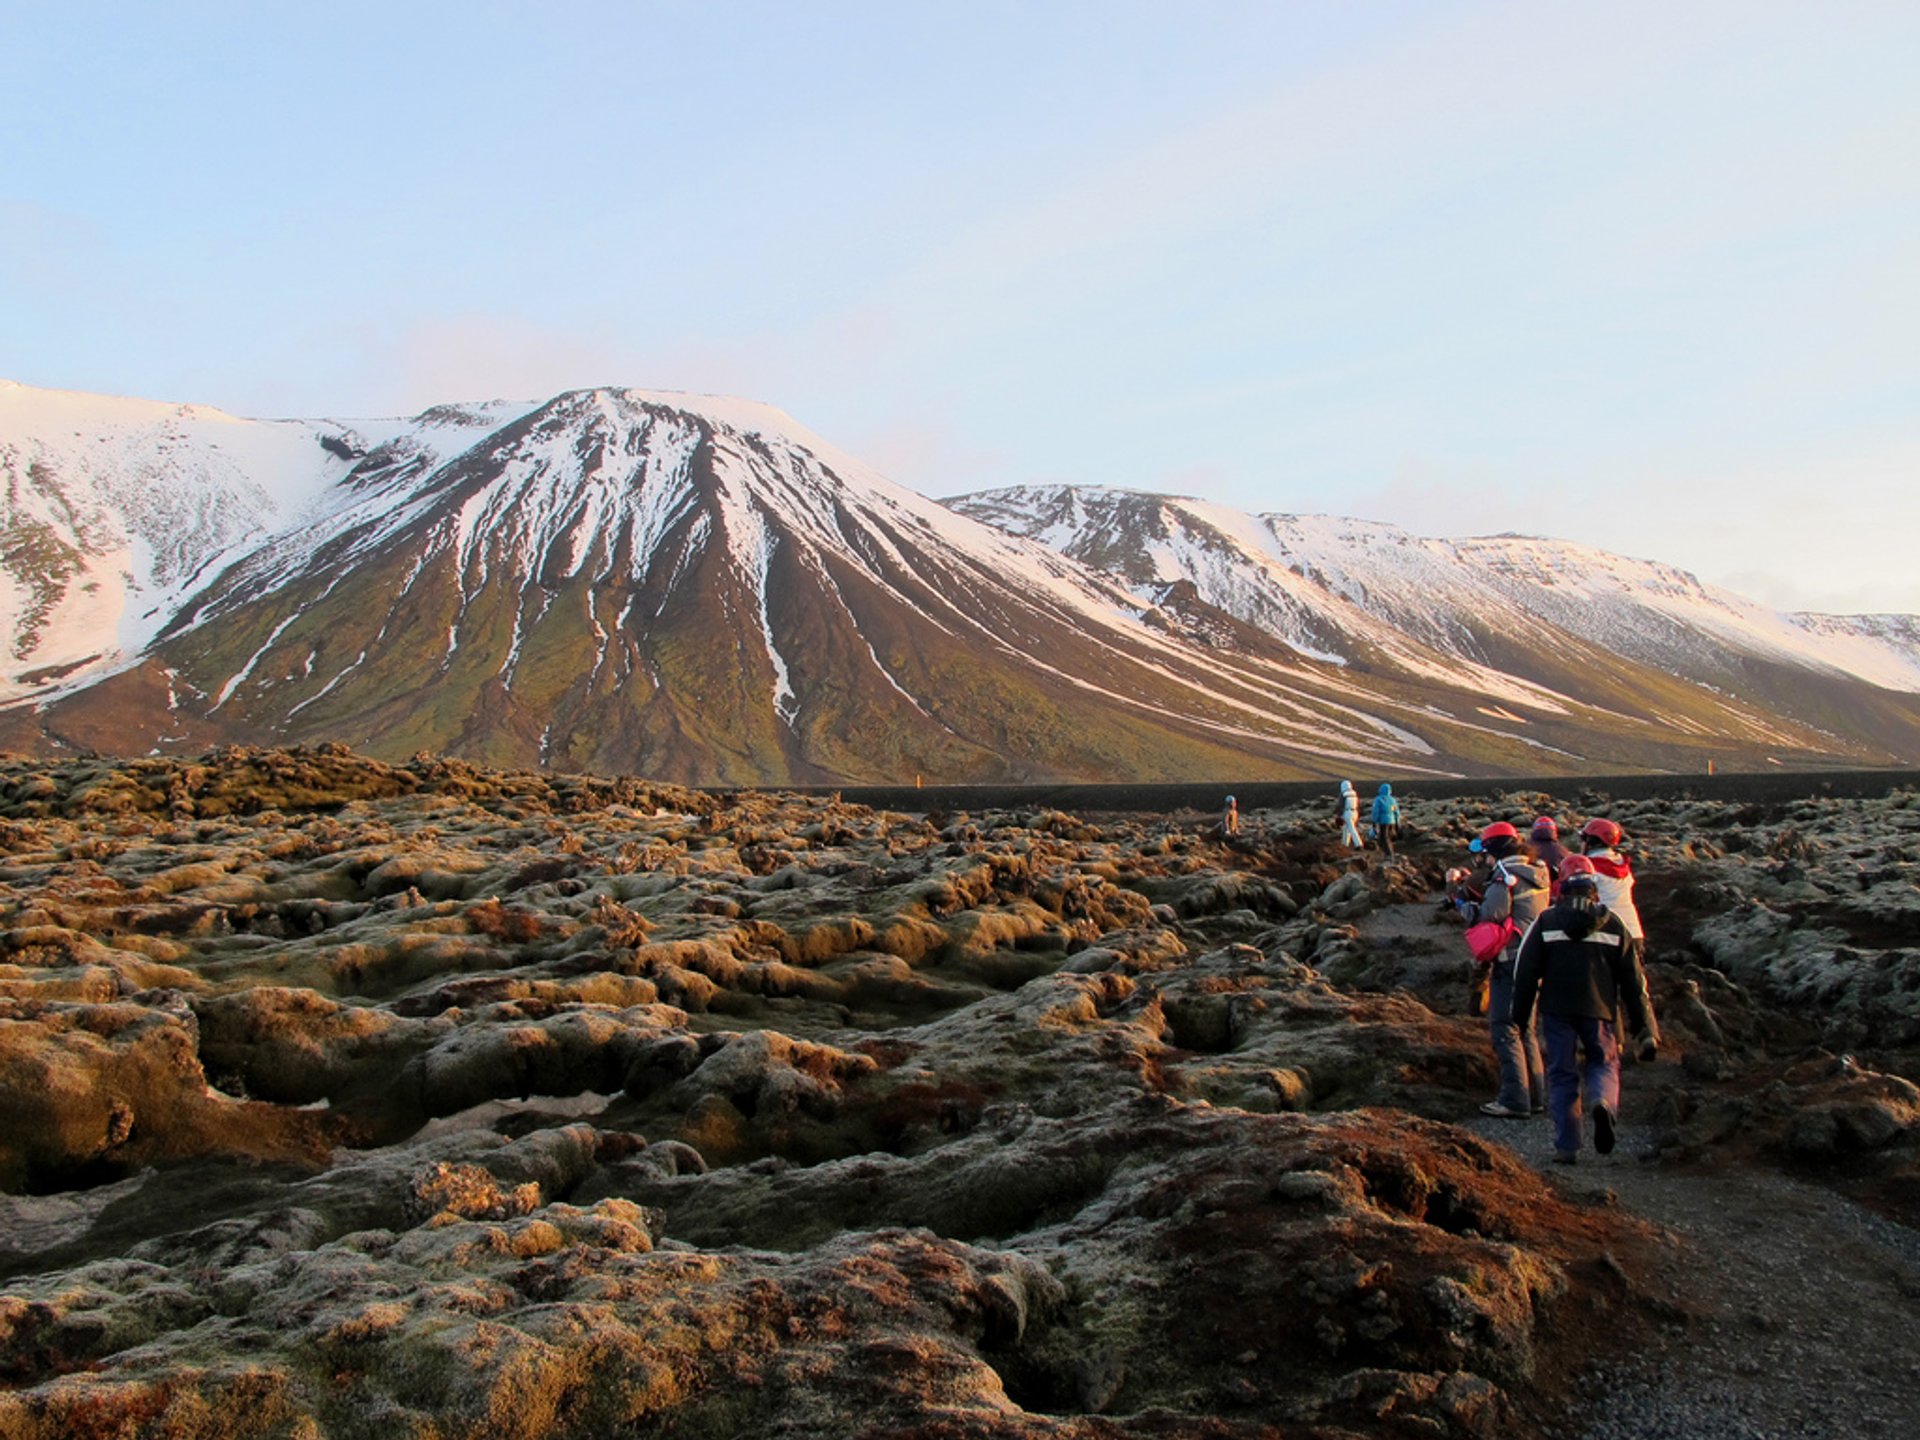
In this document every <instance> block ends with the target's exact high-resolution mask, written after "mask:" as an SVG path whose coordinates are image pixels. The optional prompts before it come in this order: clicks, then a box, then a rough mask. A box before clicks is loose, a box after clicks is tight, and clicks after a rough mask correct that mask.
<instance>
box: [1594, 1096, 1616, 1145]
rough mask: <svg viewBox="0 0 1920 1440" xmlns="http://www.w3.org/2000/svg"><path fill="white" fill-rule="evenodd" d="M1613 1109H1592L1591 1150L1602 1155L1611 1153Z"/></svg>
mask: <svg viewBox="0 0 1920 1440" xmlns="http://www.w3.org/2000/svg"><path fill="white" fill-rule="evenodd" d="M1613 1137H1614V1128H1613V1109H1612V1107H1611V1106H1607V1105H1596V1106H1594V1107H1593V1148H1594V1149H1595V1150H1597V1151H1599V1152H1600V1153H1601V1154H1602V1155H1611V1154H1612V1153H1613Z"/></svg>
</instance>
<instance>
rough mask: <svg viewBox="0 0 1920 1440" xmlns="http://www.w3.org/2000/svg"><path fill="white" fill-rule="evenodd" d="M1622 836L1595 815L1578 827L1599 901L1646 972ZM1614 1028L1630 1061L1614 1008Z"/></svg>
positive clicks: (1644, 934)
mask: <svg viewBox="0 0 1920 1440" xmlns="http://www.w3.org/2000/svg"><path fill="white" fill-rule="evenodd" d="M1622 838H1623V835H1622V832H1621V829H1620V826H1619V824H1618V823H1617V822H1615V821H1612V820H1606V819H1602V818H1599V817H1597V816H1596V817H1595V818H1594V819H1592V820H1589V821H1587V823H1586V824H1584V825H1582V826H1581V827H1580V849H1581V853H1582V854H1584V855H1585V856H1586V858H1587V859H1588V860H1591V861H1592V862H1593V875H1594V881H1595V884H1596V885H1597V886H1598V888H1599V892H1600V903H1601V904H1602V905H1604V906H1606V907H1607V909H1608V910H1610V911H1611V912H1612V913H1613V914H1615V915H1617V916H1619V917H1620V923H1621V924H1622V925H1624V926H1625V927H1626V930H1627V934H1629V935H1631V936H1632V937H1633V950H1634V961H1635V963H1636V964H1637V965H1639V967H1640V972H1641V973H1642V974H1645V973H1646V969H1647V932H1646V928H1645V927H1644V926H1642V925H1641V923H1640V907H1639V906H1638V905H1636V904H1634V902H1633V862H1632V861H1630V860H1628V859H1627V857H1626V856H1625V855H1623V854H1621V852H1620V841H1621V839H1622ZM1613 1031H1614V1038H1615V1039H1616V1040H1618V1041H1619V1042H1620V1046H1621V1059H1622V1062H1623V1063H1626V1062H1629V1061H1631V1059H1632V1054H1631V1052H1629V1051H1628V1050H1627V1049H1626V1043H1627V1031H1626V1027H1625V1023H1624V1017H1623V1016H1621V1015H1620V1014H1619V1012H1617V1011H1616V1012H1615V1013H1614V1016H1613Z"/></svg>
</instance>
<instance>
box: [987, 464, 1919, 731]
mask: <svg viewBox="0 0 1920 1440" xmlns="http://www.w3.org/2000/svg"><path fill="white" fill-rule="evenodd" d="M949 503H950V504H952V505H953V506H954V507H955V508H957V509H959V510H961V511H963V512H964V513H966V514H970V515H975V516H978V517H980V518H982V519H987V520H990V521H992V522H993V523H995V524H997V525H1001V526H1004V527H1006V528H1008V529H1012V530H1015V531H1017V532H1019V533H1021V534H1025V535H1029V536H1032V537H1033V538H1036V539H1041V540H1044V541H1045V542H1046V543H1048V544H1051V545H1054V546H1056V547H1057V548H1059V549H1060V550H1062V552H1063V553H1066V554H1068V555H1072V556H1075V557H1077V558H1080V559H1083V560H1085V561H1087V562H1088V563H1091V564H1102V565H1105V566H1107V567H1109V568H1111V569H1114V570H1115V571H1117V572H1119V573H1121V574H1124V575H1125V576H1126V577H1127V578H1128V580H1129V582H1130V583H1131V584H1132V585H1133V587H1134V590H1135V593H1136V594H1141V595H1146V594H1150V593H1152V592H1154V591H1156V590H1157V589H1160V588H1162V587H1164V586H1166V585H1168V584H1171V583H1173V582H1175V581H1179V580H1187V581H1190V582H1192V583H1193V585H1194V586H1195V587H1196V589H1197V590H1198V592H1199V594H1200V595H1201V597H1202V598H1203V599H1205V600H1206V601H1207V602H1208V603H1210V604H1213V605H1216V606H1218V607H1219V608H1221V609H1223V610H1225V611H1227V612H1228V613H1230V614H1232V615H1235V616H1237V617H1238V618H1240V619H1243V620H1246V621H1248V622H1249V623H1251V624H1255V625H1258V626H1260V627H1261V628H1263V629H1267V630H1269V631H1271V632H1272V633H1274V634H1277V635H1279V636H1281V637H1282V638H1283V639H1286V640H1287V641H1288V642H1289V643H1291V644H1293V645H1294V646H1295V647H1296V648H1298V649H1300V650H1302V651H1303V652H1305V653H1308V654H1327V655H1331V656H1332V657H1334V658H1345V657H1348V656H1351V655H1352V654H1354V653H1356V652H1357V649H1358V647H1360V646H1362V645H1365V646H1372V647H1375V648H1377V649H1380V650H1382V651H1384V652H1386V653H1388V654H1390V655H1392V656H1393V657H1394V658H1395V659H1396V660H1398V661H1399V662H1400V663H1401V664H1403V665H1407V666H1410V667H1412V668H1414V669H1416V670H1418V669H1429V668H1431V661H1430V658H1423V656H1422V655H1421V654H1420V653H1418V651H1425V652H1428V657H1430V656H1431V654H1434V653H1437V654H1439V655H1442V656H1446V657H1450V659H1451V660H1452V661H1454V662H1458V663H1463V664H1467V665H1473V666H1482V665H1483V664H1484V662H1486V661H1487V660H1488V658H1489V654H1488V646H1489V644H1490V643H1493V641H1494V640H1496V639H1497V638H1499V637H1505V638H1506V639H1507V640H1509V641H1511V642H1512V643H1513V644H1516V645H1525V644H1526V643H1529V635H1530V632H1531V633H1532V634H1533V635H1534V636H1536V637H1537V635H1538V633H1539V631H1540V627H1541V626H1542V625H1543V624H1544V625H1547V626H1551V627H1553V629H1554V630H1556V631H1560V632H1563V633H1564V634H1565V635H1566V636H1569V637H1573V638H1575V639H1577V640H1580V641H1583V642H1586V643H1589V644H1592V645H1594V646H1596V647H1598V648H1600V649H1603V650H1609V651H1612V652H1614V653H1617V654H1621V655H1625V656H1627V657H1629V658H1631V659H1634V660H1636V661H1639V662H1641V663H1644V664H1650V665H1655V666H1658V667H1660V668H1661V669H1663V670H1666V671H1668V672H1670V673H1680V674H1688V675H1694V676H1697V677H1699V678H1704V679H1708V680H1713V679H1716V678H1718V679H1728V680H1731V679H1734V678H1736V677H1737V673H1738V664H1739V657H1742V656H1744V657H1750V658H1758V659H1762V660H1767V661H1772V662H1777V663H1783V664H1788V665H1795V666H1802V667H1806V668H1808V669H1812V670H1816V671H1820V672H1823V673H1828V674H1840V675H1847V676H1852V677H1855V678H1858V679H1862V680H1866V681H1869V682H1870V683H1873V684H1876V685H1881V686H1885V687H1887V688H1889V689H1897V690H1905V691H1913V692H1920V620H1916V618H1915V617H1911V616H1891V617H1839V618H1835V617H1820V616H1805V615H1789V614H1782V613H1780V612H1777V611H1774V610H1770V609H1768V608H1767V607H1765V606H1763V605H1760V604H1758V603H1756V602H1754V601H1751V600H1748V599H1746V598H1745V597H1743V596H1739V595H1736V594H1733V593H1731V592H1729V591H1726V590H1721V589H1718V588H1716V587H1713V586H1709V585H1705V584H1703V583H1701V582H1700V581H1699V580H1698V579H1697V578H1695V577H1694V576H1693V575H1691V574H1689V573H1687V572H1686V571H1684V570H1681V569H1678V568H1676V567H1674V566H1671V565H1665V564H1661V563H1658V562H1655V561H1646V560H1635V559H1630V558H1627V557H1625V556H1620V555H1614V554H1610V553H1608V552H1606V551H1602V550H1596V549H1594V548H1592V547H1590V546H1585V545H1580V544H1577V543H1575V542H1572V541H1565V540H1552V539H1542V538H1537V537H1530V536H1520V535H1496V536H1483V537H1477V538H1473V539H1464V540H1441V539H1425V538H1421V537H1419V536H1415V535H1412V534H1410V533H1408V532H1406V531H1404V530H1401V529H1399V528H1397V527H1395V526H1392V525H1387V524H1383V523H1380V522H1377V521H1366V520H1354V519H1346V518H1341V517H1337V516H1327V515H1280V514H1268V515H1250V514H1247V513H1246V512H1243V511H1237V510H1233V509H1230V508H1228V507H1226V506H1221V505H1215V504H1211V503H1209V502H1206V501H1201V500H1194V499H1188V498H1184V497H1177V496H1166V495H1156V494H1149V493H1144V492H1138V491H1126V490H1115V489H1107V488H1100V487H1065V486H1040V487H1015V488H1010V489H1003V490H993V491H987V492H984V493H981V494H977V495H966V496H959V497H956V498H954V499H953V500H951V501H950V502H949ZM1409 642H1413V644H1412V645H1410V643H1409ZM1416 646H1417V649H1416V648H1415V647H1416ZM1482 678H1483V680H1484V679H1485V677H1484V676H1483V677H1482ZM1491 689H1492V693H1495V694H1499V693H1501V689H1500V684H1499V683H1492V686H1491Z"/></svg>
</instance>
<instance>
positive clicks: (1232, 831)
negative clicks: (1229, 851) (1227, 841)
mask: <svg viewBox="0 0 1920 1440" xmlns="http://www.w3.org/2000/svg"><path fill="white" fill-rule="evenodd" d="M1220 833H1221V834H1222V835H1228V836H1232V835H1238V834H1239V833H1240V806H1239V805H1238V804H1237V803H1236V802H1235V800H1234V798H1233V796H1231V795H1229V796H1227V808H1226V810H1225V812H1224V813H1222V815H1221V816H1220Z"/></svg>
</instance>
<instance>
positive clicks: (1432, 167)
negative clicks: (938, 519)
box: [0, 0, 1920, 612]
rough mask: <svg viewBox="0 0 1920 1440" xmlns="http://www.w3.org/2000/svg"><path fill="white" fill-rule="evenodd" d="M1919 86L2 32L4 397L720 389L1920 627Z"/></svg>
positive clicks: (1525, 67) (1266, 63)
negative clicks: (1591, 556)
mask: <svg viewBox="0 0 1920 1440" xmlns="http://www.w3.org/2000/svg"><path fill="white" fill-rule="evenodd" d="M1917 70H1920V5H1916V4H1914V3H1912V0H1896V3H1885V4H1879V3H1857V0H1824V3H1821V4H1819V5H1813V4H1807V3H1802V0H1795V3H1784V4H1782V3H1771V0H1741V3H1735V4H1718V3H1712V0H1689V3H1687V4H1683V5H1674V4H1672V3H1670V0H1668V3H1661V4H1640V3H1634V0H1625V3H1609V4H1598V3H1594V4H1586V5H1579V4H1553V5H1545V4H1539V3H1534V0H1526V3H1494V4H1476V3H1429V0H1402V3H1386V0H1381V3H1358V4H1328V3H1323V0H1234V3H1226V0H1187V3H1183V4H1180V5H1169V4H1167V3H1165V0H1156V3H1150V4H1149V3H1139V4H1136V3H1131V0H1100V3H1066V0H1058V3H1048V0H1020V3H1005V0H966V3H957V0H954V3H948V0H924V3H921V0H916V3H912V4H902V3H898V0H806V3H793V0H780V3H745V0H739V3H734V0H703V3H691V0H685V3H677V0H630V3H618V4H615V3H571V0H543V3H541V4H539V5H533V4H526V3H522V4H493V3H486V0H468V3H461V4H439V3H406V0H383V3H381V4H378V5H371V4H360V3H357V0H333V3H329V4H327V5H325V6H294V5H273V4H268V5H260V4H224V5H223V4H174V3H167V0H152V3H144V4H140V5H127V4H124V3H117V4H97V3H89V0H60V3H21V0H0V137H3V138H0V376H3V377H5V378H9V379H13V380H18V381H21V382H24V383H27V384H30V385H41V386H49V387H54V388H60V389H71V390H83V391H93V392H100V393H107V394H117V395H130V396H138V397H142V398H148V399H161V400H180V401H192V402H196V403H202V404H208V405H214V406H218V407H220V408H222V409H225V410H229V411H232V412H234V413H236V414H241V415H249V416H258V417H274V416H305V417H319V416H329V417H337V418H344V417H354V416H376V415H394V414H411V413H414V412H416V411H418V410H420V409H423V408H425V407H426V406H428V405H431V404H435V403H440V402H444V401H450V400H478V399H486V398H515V399H539V398H544V397H546V396H548V395H552V394H556V393H559V392H560V391H562V390H566V389H572V388H577V387H581V386H588V385H623V386H635V387H640V388H646V389H667V390H687V391H696V392H706V393H720V394H729V395H741V396H745V397H748V398H752V399H756V400H762V401H766V402H769V403H771V404H774V405H776V406H779V407H780V408H781V409H783V410H785V411H787V412H788V413H789V414H791V415H792V416H794V418H795V419H797V420H799V421H800V422H801V423H802V424H804V425H806V426H807V427H809V428H810V429H812V430H814V431H815V432H816V433H818V434H820V435H822V436H823V437H825V438H826V439H828V440H830V441H831V442H833V443H834V444H835V445H837V446H839V447H840V448H841V449H844V450H847V451H850V452H852V453H853V454H855V455H858V456H860V457H861V458H862V459H864V460H866V461H868V462H869V463H870V464H873V465H874V466H876V467H877V468H879V469H880V470H881V471H883V472H884V473H886V474H887V475H889V476H890V477H891V478H893V479H894V480H896V481H898V482H900V483H902V484H904V485H907V486H909V487H911V488H913V489H915V490H918V491H921V492H922V493H924V494H928V495H933V496H947V495H952V494H956V493H960V492H965V491H971V490H980V489H987V488H990V487H994V486H1001V485H1014V484H1030V483H1055V482H1067V483H1076V484H1101V485H1117V486H1123V487H1127V488H1131V489H1140V490H1153V491H1163V492H1167V493H1176V494H1183V495H1193V496H1199V497H1201V498H1204V499H1208V500H1213V501H1217V502H1220V503H1223V504H1227V505H1233V506H1237V507H1239V508H1241V509H1244V510H1250V511H1255V512H1302V513H1330V514H1338V515H1354V516H1362V517H1366V518H1370V519H1377V520H1385V521H1390V522H1392V523H1395V524H1399V525H1402V526H1405V527H1406V528H1408V529H1410V530H1412V531H1414V532H1416V533H1419V534H1423V535H1470V534H1491V533H1499V532H1504V531H1517V532H1521V533H1527V534H1541V535H1553V536H1558V537H1562V538H1567V539H1572V540H1578V541H1582V542H1584V543H1588V544H1592V545H1596V546H1599V547H1601V548H1603V549H1607V550H1613V551H1617V552H1619V553H1622V554H1626V555H1631V556H1636V557H1640V558H1645V559H1654V560H1663V561H1668V562H1671V563H1674V564H1678V565H1681V566H1684V567H1685V568H1687V569H1690V570H1692V571H1693V572H1694V573H1696V574H1697V575H1699V576H1700V577H1701V578H1702V579H1704V580H1707V581H1709V582H1711V583H1717V584H1723V585H1727V586H1728V587H1730V588H1732V589H1735V590H1738V591H1740V592H1741V593H1744V594H1747V595H1750V596H1753V597H1754V598H1756V599H1760V600H1762V601H1765V602H1766V603H1769V604H1772V605H1775V606H1778V607H1780V608H1783V609H1818V610H1831V611H1903V612H1920V564H1916V563H1915V551H1916V548H1920V484H1916V483H1915V482H1916V480H1920V85H1917V84H1915V83H1914V81H1913V76H1914V74H1915V73H1916V71H1917Z"/></svg>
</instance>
